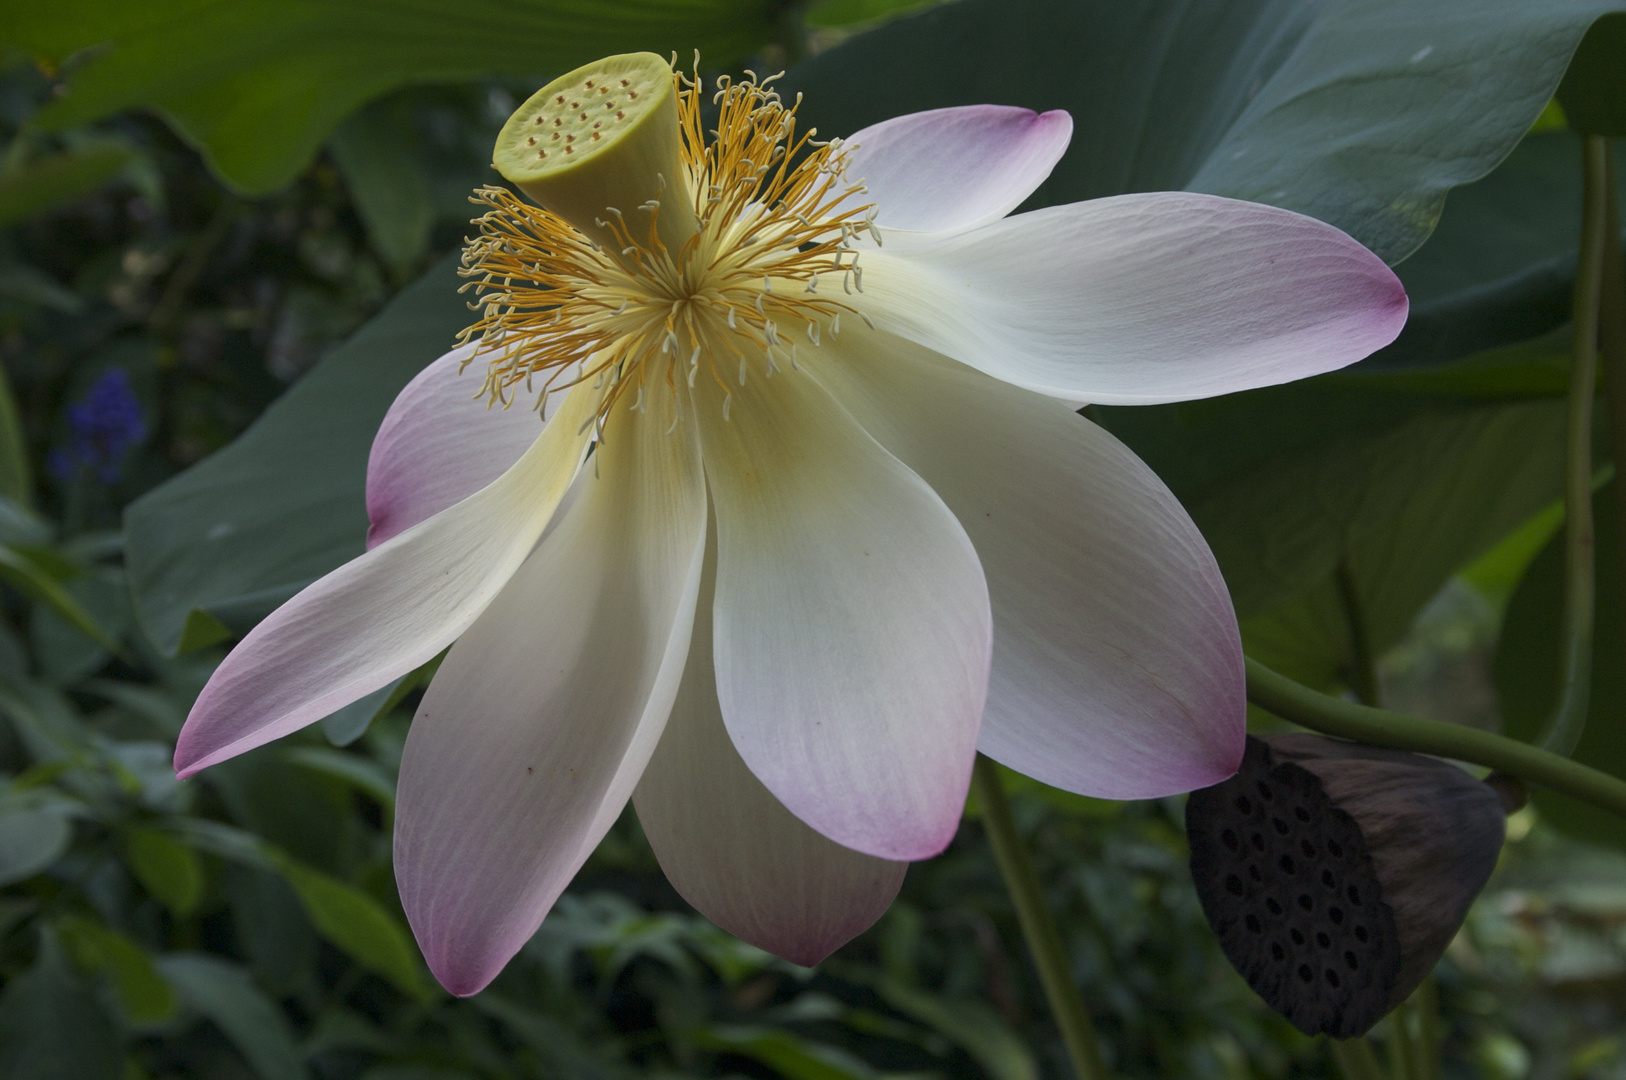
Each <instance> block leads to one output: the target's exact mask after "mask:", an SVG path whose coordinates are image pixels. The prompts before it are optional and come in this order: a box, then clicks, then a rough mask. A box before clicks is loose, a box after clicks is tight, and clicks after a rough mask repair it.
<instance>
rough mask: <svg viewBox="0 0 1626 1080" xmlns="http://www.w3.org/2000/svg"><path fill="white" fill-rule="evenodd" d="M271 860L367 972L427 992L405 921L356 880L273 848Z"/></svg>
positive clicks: (323, 929)
mask: <svg viewBox="0 0 1626 1080" xmlns="http://www.w3.org/2000/svg"><path fill="white" fill-rule="evenodd" d="M271 854H272V859H273V861H274V862H275V863H276V866H277V869H278V870H279V871H281V873H282V876H283V877H284V878H286V879H287V881H288V884H289V885H292V886H293V889H294V892H295V893H297V894H298V895H299V900H300V902H301V903H302V904H304V905H305V913H306V914H307V915H309V916H310V920H311V922H312V923H313V924H314V925H315V927H316V931H317V933H319V934H321V935H322V936H323V937H324V938H326V939H327V940H328V941H330V942H332V943H333V944H334V945H336V946H338V947H339V948H340V949H342V950H344V952H345V953H346V954H348V955H349V956H350V957H351V959H353V960H355V961H356V962H357V963H358V964H360V965H361V966H362V967H365V968H367V969H368V970H369V971H373V972H376V973H377V974H379V975H382V976H383V977H384V978H386V979H388V980H389V981H390V982H391V983H393V984H394V985H395V986H396V988H397V989H399V990H400V991H401V992H402V993H405V994H410V995H412V996H414V997H423V996H425V993H426V987H425V985H424V981H423V977H422V975H421V974H420V968H419V964H418V950H417V949H416V948H414V947H413V944H412V939H411V938H410V937H409V936H408V935H407V932H406V931H405V930H404V929H402V927H401V925H400V924H399V923H397V922H396V921H395V919H393V918H392V917H391V916H390V915H389V913H388V912H386V911H385V910H384V908H383V906H382V905H380V904H379V902H378V901H376V900H374V899H373V898H372V897H370V896H368V895H367V894H366V893H364V892H362V891H361V890H360V889H357V888H356V887H355V886H353V885H347V884H345V883H344V882H342V881H339V880H337V879H335V878H331V877H328V876H327V875H326V874H323V873H320V872H318V871H316V870H312V869H311V868H310V867H308V866H305V865H303V864H301V863H299V862H297V861H295V860H293V859H290V858H288V857H287V856H285V855H282V854H280V853H277V852H272V853H271Z"/></svg>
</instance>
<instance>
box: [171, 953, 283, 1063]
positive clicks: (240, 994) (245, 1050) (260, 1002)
mask: <svg viewBox="0 0 1626 1080" xmlns="http://www.w3.org/2000/svg"><path fill="white" fill-rule="evenodd" d="M158 969H159V970H160V971H161V972H163V974H164V977H165V978H166V979H168V980H169V981H170V983H171V984H173V985H174V987H175V989H177V990H178V991H180V995H181V1000H183V1001H184V1002H186V1004H187V1005H188V1006H190V1007H191V1008H192V1009H194V1010H196V1011H197V1012H199V1013H201V1014H203V1015H204V1016H206V1017H208V1018H209V1019H210V1020H212V1021H214V1023H215V1026H217V1027H218V1028H220V1030H221V1031H222V1032H224V1033H225V1035H226V1037H227V1038H228V1039H230V1040H231V1041H232V1043H233V1044H234V1045H235V1046H236V1047H237V1049H238V1051H239V1052H241V1053H242V1055H243V1058H244V1059H245V1060H246V1061H247V1062H248V1063H249V1065H250V1067H252V1068H253V1070H254V1072H255V1075H257V1076H259V1077H260V1078H261V1080H309V1076H310V1073H308V1072H307V1071H306V1070H305V1064H304V1062H303V1061H302V1060H301V1059H300V1056H299V1050H298V1048H297V1047H296V1046H295V1045H294V1039H293V1032H291V1031H289V1030H288V1021H287V1020H286V1019H285V1018H284V1016H283V1013H282V1010H281V1009H280V1008H278V1007H277V1005H276V1003H275V1002H273V1001H272V1000H271V999H270V998H268V997H266V996H265V994H264V993H262V992H261V991H260V989H259V987H257V986H255V985H254V981H253V980H252V979H250V978H249V975H248V972H247V971H245V970H244V969H243V968H241V967H238V966H237V965H236V964H232V963H228V962H226V961H225V960H221V959H218V958H217V957H213V956H207V955H204V954H202V953H174V954H171V955H169V956H165V957H163V958H161V959H160V960H159V961H158Z"/></svg>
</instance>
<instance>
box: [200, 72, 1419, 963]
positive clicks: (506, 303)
mask: <svg viewBox="0 0 1626 1080" xmlns="http://www.w3.org/2000/svg"><path fill="white" fill-rule="evenodd" d="M770 81H771V80H770ZM705 96H706V95H705V94H703V91H702V87H701V86H700V85H699V82H698V79H689V78H687V77H685V76H678V75H674V74H673V72H672V71H671V69H670V68H669V67H668V66H667V64H666V63H665V61H662V60H660V59H659V58H656V57H652V56H650V55H649V54H634V55H630V56H621V57H611V58H609V59H607V60H604V61H600V62H598V63H597V64H593V65H589V66H588V67H585V68H582V69H580V70H578V71H576V72H572V73H571V74H569V75H567V76H563V77H562V78H561V79H559V80H557V81H556V82H555V83H553V84H551V85H550V86H549V87H547V88H545V89H544V90H543V91H541V92H540V93H538V94H537V95H536V96H535V97H533V98H532V99H531V100H530V101H527V102H526V103H525V105H524V106H522V107H521V108H520V110H519V112H518V113H516V114H515V116H514V118H513V119H512V120H510V121H509V123H508V126H507V127H506V128H505V129H504V131H503V133H502V135H501V136H500V138H499V142H498V147H497V155H496V160H497V163H498V165H499V167H500V168H501V169H502V170H503V172H504V174H505V175H506V176H507V177H508V178H509V179H510V180H511V181H513V182H514V183H515V184H516V185H517V186H518V187H519V188H520V189H521V190H522V191H524V192H526V193H527V194H529V195H530V196H531V197H532V199H533V200H534V202H535V203H539V204H540V207H539V206H537V205H533V204H532V203H528V202H525V201H522V200H521V199H519V198H518V197H516V196H515V195H513V194H511V193H510V192H508V191H506V190H501V189H486V190H485V191H483V192H481V193H480V194H479V195H478V199H479V200H480V201H481V202H482V203H484V204H485V205H486V206H487V207H488V210H489V212H488V213H486V214H485V216H484V217H483V218H481V219H479V224H480V227H481V236H480V237H479V238H478V239H476V240H475V241H474V242H472V243H471V244H470V246H469V248H468V250H467V253H466V256H465V271H464V272H465V275H466V276H468V277H470V279H471V286H473V287H476V289H477V293H476V295H478V296H479V297H480V298H481V304H480V306H479V307H478V310H480V311H481V312H482V316H481V317H480V319H479V322H478V323H477V324H476V326H474V327H473V328H472V329H471V333H470V335H469V336H468V337H467V338H466V340H465V341H464V342H463V344H462V345H461V346H460V347H458V348H457V349H455V350H454V351H452V352H450V353H448V354H447V355H446V356H443V357H442V358H441V359H439V360H437V361H435V362H434V363H433V364H431V365H430V366H429V367H428V368H426V369H425V370H424V371H423V372H422V373H420V374H419V375H418V376H417V377H416V378H415V379H414V380H413V381H412V382H411V383H410V384H409V385H408V386H407V387H406V388H405V389H404V390H403V391H402V392H401V394H400V396H399V397H398V398H397V399H396V402H395V404H394V406H393V407H392V408H391V409H390V411H389V414H388V416H387V417H386V418H385V420H384V423H383V426H382V427H381V428H380V430H379V433H378V436H377V440H376V442H375V443H374V445H373V451H372V456H371V460H370V462H369V465H368V476H367V506H368V511H369V513H370V515H371V520H372V531H371V533H370V535H369V541H368V542H369V550H368V551H367V552H366V554H364V555H362V556H361V557H359V558H357V559H355V560H353V561H352V562H349V563H347V564H345V565H344V566H341V567H339V568H338V569H337V570H335V571H333V572H332V573H330V574H328V575H327V576H326V577H324V578H322V579H321V580H319V581H317V582H315V583H314V584H312V585H310V586H309V587H308V588H306V589H305V590H304V591H303V592H301V593H299V594H298V595H297V596H295V597H294V598H293V599H291V600H290V601H288V602H287V603H286V604H284V605H283V606H282V607H281V608H279V609H278V610H277V611H275V612H274V613H272V614H271V615H270V616H269V617H268V618H266V619H265V620H264V621H263V622H262V623H261V624H260V625H259V626H257V627H256V628H255V629H254V630H253V632H251V633H250V634H249V635H248V636H247V637H245V638H244V639H243V641H242V642H241V643H240V644H239V645H238V646H237V648H236V649H234V650H233V651H232V653H231V654H230V655H229V656H228V657H227V658H226V660H225V662H224V663H223V664H222V665H221V666H220V668H219V670H218V671H217V672H216V673H215V675H214V678H213V679H212V680H211V681H210V682H209V684H208V686H207V687H205V689H204V690H203V692H202V694H201V695H200V696H199V697H198V700H197V704H196V706H195V707H194V709H193V710H192V713H191V715H190V717H189V718H188V720H187V723H186V727H185V730H184V731H183V732H182V734H181V738H180V743H179V746H178V748H177V750H176V757H175V761H176V768H177V769H178V770H179V771H180V773H181V774H182V775H189V774H191V773H194V772H196V771H198V770H199V769H202V768H205V767H206V766H208V765H210V764H213V763H215V762H218V761H221V760H223V759H226V758H229V757H231V756H233V755H235V754H239V753H242V752H243V751H245V750H248V749H250V748H252V747H255V746H259V745H261V744H263V743H265V742H268V741H270V740H272V739H275V738H277V737H279V736H282V735H285V734H287V733H289V732H291V731H294V730H295V729H297V728H300V727H303V726H304V725H306V724H309V723H311V722H312V721H314V720H317V719H319V718H320V717H322V716H325V715H326V714H328V713H330V712H332V711H334V710H335V709H337V708H339V707H340V706H342V705H344V704H346V703H348V702H350V701H353V700H355V699H357V698H359V697H360V696H362V695H364V694H366V693H368V692H369V691H372V690H375V689H377V688H379V687H381V686H384V685H386V684H388V683H389V682H390V681H391V680H393V679H396V678H397V677H399V676H401V675H402V674H404V673H406V672H409V671H411V670H413V669H414V668H416V667H418V666H419V665H422V664H424V663H425V662H426V661H428V660H430V659H431V658H433V657H434V656H436V655H437V654H438V653H440V652H441V651H442V650H443V649H446V648H447V646H451V649H450V652H449V653H448V654H447V655H446V657H445V660H444V662H443V663H442V664H441V666H440V668H439V671H438V674H437V675H436V676H435V678H434V681H433V683H432V684H431V685H430V687H429V688H428V690H427V692H426V693H425V694H424V697H423V701H422V704H421V706H420V707H419V709H418V713H417V716H416V718H415V719H414V721H413V724H412V728H411V734H410V736H409V738H408V741H407V744H406V749H405V754H404V757H403V759H402V762H401V772H400V790H399V801H398V812H397V824H396V835H395V861H396V873H397V878H398V881H399V883H400V888H401V898H402V901H403V903H404V905H405V909H406V912H407V915H408V917H409V919H410V921H411V924H412V927H413V929H414V931H415V933H416V934H417V937H418V941H419V943H420V945H421V946H422V948H423V951H424V954H425V956H426V957H427V959H428V961H429V964H430V966H431V968H432V970H433V971H434V972H435V974H436V976H437V977H438V978H439V979H440V980H441V982H442V983H443V984H444V985H445V986H446V987H447V988H448V989H450V990H451V991H453V992H454V993H457V994H470V993H473V992H475V991H477V990H479V989H480V988H481V987H483V986H485V985H486V984H487V983H488V982H489V981H490V980H491V979H492V978H493V977H494V976H495V975H496V974H497V972H498V971H500V970H501V968H502V967H503V965H504V964H505V963H506V962H507V961H508V959H509V958H510V957H512V956H513V954H514V953H515V952H516V951H517V950H518V949H519V948H520V946H521V945H523V944H524V942H525V941H526V940H527V938H529V937H530V935H531V934H532V933H533V932H534V931H535V930H536V928H537V926H538V925H539V924H540V923H541V921H542V918H543V916H544V915H545V914H546V913H547V911H548V909H549V908H550V906H551V905H552V904H553V902H554V901H555V899H556V898H557V897H558V896H559V894H560V893H561V891H562V890H563V889H564V888H565V886H566V885H567V884H568V883H569V881H570V879H571V877H572V876H573V875H574V874H575V872H576V871H577V869H578V868H580V866H581V865H582V863H583V862H584V861H585V860H586V858H587V856H588V854H589V853H590V852H591V851H592V850H593V848H594V846H595V845H596V844H597V843H598V841H599V840H600V838H602V837H603V836H604V834H605V831H606V830H607V829H608V828H609V827H610V825H611V823H612V822H613V821H614V820H615V819H616V817H617V816H618V815H619V814H620V813H621V812H622V810H623V808H624V806H625V804H626V802H627V800H628V799H629V797H630V798H631V799H632V801H633V802H634V804H635V805H636V807H637V811H638V815H639V819H640V821H641V822H642V824H643V827H644V831H645V832H646V834H647V835H648V837H649V841H650V843H651V844H652V845H653V847H654V850H655V853H656V854H657V856H658V857H659V859H660V862H661V865H662V867H663V868H664V869H665V871H666V873H667V875H668V876H669V878H670V879H671V881H672V883H673V884H674V885H675V886H676V888H677V889H678V891H679V892H680V893H682V894H683V895H684V896H685V897H686V898H687V899H688V900H689V901H691V902H692V903H693V904H694V906H695V907H696V908H698V909H699V910H700V911H702V912H703V913H705V914H706V915H708V916H709V917H711V918H712V919H713V920H714V921H716V922H717V923H719V924H720V925H721V926H723V927H725V928H727V929H729V930H731V931H733V932H734V933H736V934H738V935H739V936H741V937H742V938H745V939H746V940H748V941H751V942H753V943H755V944H758V945H760V946H762V947H764V948H766V949H769V950H771V951H773V952H775V953H777V954H779V955H780V956H783V957H786V958H788V959H790V960H793V961H796V962H798V963H802V964H811V963H814V962H816V961H817V960H819V959H820V958H821V957H823V956H824V955H826V954H827V953H829V952H830V951H831V950H832V949H834V948H835V947H836V946H838V945H840V944H841V943H842V942H844V941H846V940H847V939H848V938H850V937H851V936H853V935H854V934H856V933H857V932H859V931H861V930H862V929H863V928H865V927H866V926H868V925H869V924H870V923H872V922H873V921H874V920H875V919H876V918H878V917H879V915H880V914H881V913H882V912H883V911H884V910H885V908H886V907H887V905H888V904H889V903H890V902H891V900H892V898H893V896H894V895H895V894H896V891H897V889H898V886H899V884H900V882H901V880H902V876H903V872H904V868H905V866H906V864H907V863H908V862H909V861H910V860H917V859H925V858H927V857H929V856H932V855H934V854H936V853H937V852H939V851H941V850H942V849H943V847H944V846H945V845H947V844H948V843H949V841H950V839H951V838H952V837H953V836H954V832H955V828H956V826H957V824H958V822H959V820H960V815H961V809H962V805H963V801H964V798H965V794H966V790H967V785H968V782H969V776H970V771H971V767H972V762H973V758H974V756H975V754H976V752H977V751H978V750H979V749H980V750H981V751H982V752H984V753H986V754H988V755H989V756H990V757H992V758H994V759H996V760H998V761H1000V762H1003V763H1004V764H1006V765H1008V766H1010V767H1011V768H1013V769H1016V770H1019V771H1021V772H1024V773H1027V774H1028V775H1030V776H1033V777H1036V778H1037V779H1039V780H1041V781H1043V782H1045V783H1046V784H1051V785H1055V786H1057V787H1060V788H1064V789H1066V790H1068V791H1074V792H1081V793H1084V794H1088V795H1093V796H1098V797H1104V798H1112V799H1138V798H1149V797H1155V796H1162V795H1167V794H1170V793H1174V792H1183V791H1188V790H1190V789H1193V788H1199V787H1203V786H1206V785H1209V784H1213V783H1215V782H1217V781H1219V780H1221V779H1222V778H1224V777H1226V776H1227V775H1229V774H1231V773H1232V772H1234V771H1235V770H1236V768H1237V766H1238V763H1239V762H1240V760H1241V758H1242V753H1243V739H1244V730H1243V714H1244V708H1245V704H1244V691H1243V668H1242V653H1241V647H1240V642H1239V639H1238V634H1237V628H1236V621H1235V617H1234V614H1233V611H1232V608H1231V603H1230V600H1229V598H1228V595H1227V593H1226V589H1225V584H1224V582H1223V581H1222V579H1221V577H1220V573H1219V570H1218V568H1217V566H1216V565H1215V562H1214V559H1213V557H1212V555H1211V554H1210V552H1209V549H1208V547H1207V545H1206V544H1205V543H1204V542H1203V539H1202V537H1201V536H1200V535H1199V534H1198V532H1197V529H1196V527H1195V526H1194V525H1193V524H1192V522H1191V519H1190V518H1189V517H1188V516H1187V515H1186V513H1185V512H1184V510H1182V508H1181V507H1180V504H1179V503H1178V502H1177V501H1176V500H1175V498H1174V497H1173V496H1172V495H1171V494H1170V492H1169V490H1168V489H1167V488H1166V487H1165V486H1164V485H1163V484H1162V483H1161V482H1160V481H1159V480H1158V478H1157V476H1156V475H1154V474H1153V473H1152V471H1151V470H1150V469H1148V468H1147V467H1146V466H1145V465H1144V464H1142V463H1141V462H1140V461H1139V460H1138V459H1137V458H1136V457H1135V456H1134V455H1133V454H1132V453H1130V451H1129V450H1128V449H1126V448H1125V447H1124V446H1123V445H1122V444H1121V443H1119V442H1118V441H1117V440H1116V439H1114V438H1113V437H1112V436H1111V435H1109V434H1107V433H1106V432H1105V431H1103V430H1101V429H1100V428H1099V427H1097V426H1095V425H1094V424H1092V423H1090V422H1089V421H1087V420H1085V419H1084V418H1082V417H1080V416H1079V415H1077V414H1076V413H1075V412H1074V411H1073V407H1072V405H1070V404H1066V403H1064V402H1071V403H1078V402H1086V401H1088V402H1102V403H1110V404H1137V403H1154V402H1169V401H1180V400H1184V399H1188V398H1199V397H1206V396H1210V395H1214V394H1222V393H1229V392H1232V391H1238V390H1246V389H1249V388H1252V387H1258V386H1265V385H1269V384H1273V383H1280V382H1284V381H1287V380H1291V379H1297V378H1301V377H1303V376H1307V375H1314V374H1317V373H1319V372H1325V371H1328V370H1331V369H1334V368H1338V367H1341V366H1343V365H1345V364H1348V363H1351V362H1352V361H1354V360H1357V359H1359V358H1360V357H1363V356H1365V355H1367V354H1368V353H1370V352H1371V351H1372V350H1374V349H1376V348H1379V347H1380V346H1382V345H1384V344H1386V343H1388V342H1389V341H1390V340H1392V339H1393V338H1394V336H1395V335H1396V334H1397V333H1398V331H1399V328H1400V326H1401V324H1402V322H1403V321H1404V319H1405V314H1406V297H1405V295H1404V292H1403V291H1402V289H1401V286H1400V284H1399V282H1398V281H1397V280H1396V279H1395V277H1394V275H1393V274H1391V273H1390V272H1389V270H1388V269H1387V268H1386V267H1385V266H1384V265H1383V263H1382V262H1381V261H1380V260H1379V259H1377V258H1376V257H1375V256H1374V255H1372V254H1371V253H1370V252H1368V251H1367V250H1366V249H1364V248H1363V247H1362V246H1361V245H1360V244H1358V243H1357V242H1356V241H1354V240H1352V239H1351V238H1350V237H1348V236H1347V235H1345V234H1344V233H1342V232H1340V231H1338V230H1337V229H1335V228H1332V227H1330V226H1328V225H1325V224H1323V223H1321V222H1318V221H1314V220H1312V219H1310V218H1306V217H1302V216H1300V215H1297V214H1293V213H1289V212H1286V211H1283V210H1279V209H1274V208H1272V207H1268V206H1260V205H1254V204H1250V203H1245V202H1237V201H1233V200H1229V199H1223V198H1215V197H1210V196H1206V195H1197V194H1189V193H1160V194H1141V195H1126V196H1121V197H1116V198H1108V199H1098V200H1094V201H1090V202H1083V203H1075V204H1072V205H1067V206H1055V207H1050V208H1048V209H1042V210H1036V211H1033V212H1030V213H1024V214H1019V215H1016V216H1007V215H1009V214H1010V212H1011V211H1012V210H1013V209H1014V208H1015V207H1016V206H1017V205H1018V204H1019V203H1021V202H1022V201H1023V200H1024V199H1025V198H1026V197H1027V196H1028V195H1029V194H1030V193H1032V192H1033V190H1034V189H1035V188H1036V187H1037V186H1038V185H1039V184H1040V183H1041V182H1042V181H1043V180H1044V179H1045V177H1046V175H1047V174H1048V173H1049V171H1050V169H1051V168H1052V166H1054V164H1055V163H1056V161H1057V160H1058V159H1059V158H1060V157H1061V155H1062V152H1063V151H1064V150H1065V149H1066V147H1067V143H1068V140H1069V138H1070V136H1071V133H1072V122H1071V120H1070V119H1069V117H1068V116H1067V115H1066V114H1065V113H1062V112H1048V113H1043V114H1035V113H1032V112H1029V111H1027V110H1025V109H1017V108H1006V107H1002V106H995V105H984V106H976V107H970V108H953V109H942V110H936V111H932V112H924V113H916V114H913V115H908V116H900V117H897V118H896V119H893V120H889V121H886V122H884V123H881V124H877V125H875V126H873V127H869V128H865V129H864V130H862V131H859V132H857V133H856V134H854V135H852V136H851V137H850V138H849V139H847V140H845V141H844V142H843V141H839V140H836V141H831V142H828V143H821V142H818V141H815V140H813V139H812V138H810V136H812V135H813V134H814V133H813V132H812V131H806V132H802V131H800V130H799V129H798V125H797V120H796V116H795V108H794V107H793V106H790V105H787V104H786V103H785V102H783V101H782V100H781V99H780V97H779V96H778V94H777V93H775V91H774V90H773V89H772V88H771V86H769V85H768V84H767V83H758V82H757V81H756V80H755V79H754V78H753V79H750V80H747V81H745V82H741V83H729V82H727V81H723V82H721V83H720V84H719V85H718V87H717V90H716V93H715V95H714V98H713V100H714V103H715V104H716V105H717V107H718V108H719V109H720V112H719V113H718V115H717V120H716V128H715V130H714V131H712V132H711V133H710V134H709V135H708V134H707V133H706V132H703V131H702V125H701V119H700V109H701V103H702V100H703V98H704V97H705ZM466 368H469V369H471V370H465V369H466ZM1058 399H1060V400H1058ZM539 412H541V414H542V420H541V421H540V422H539V418H538V413H539Z"/></svg>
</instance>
